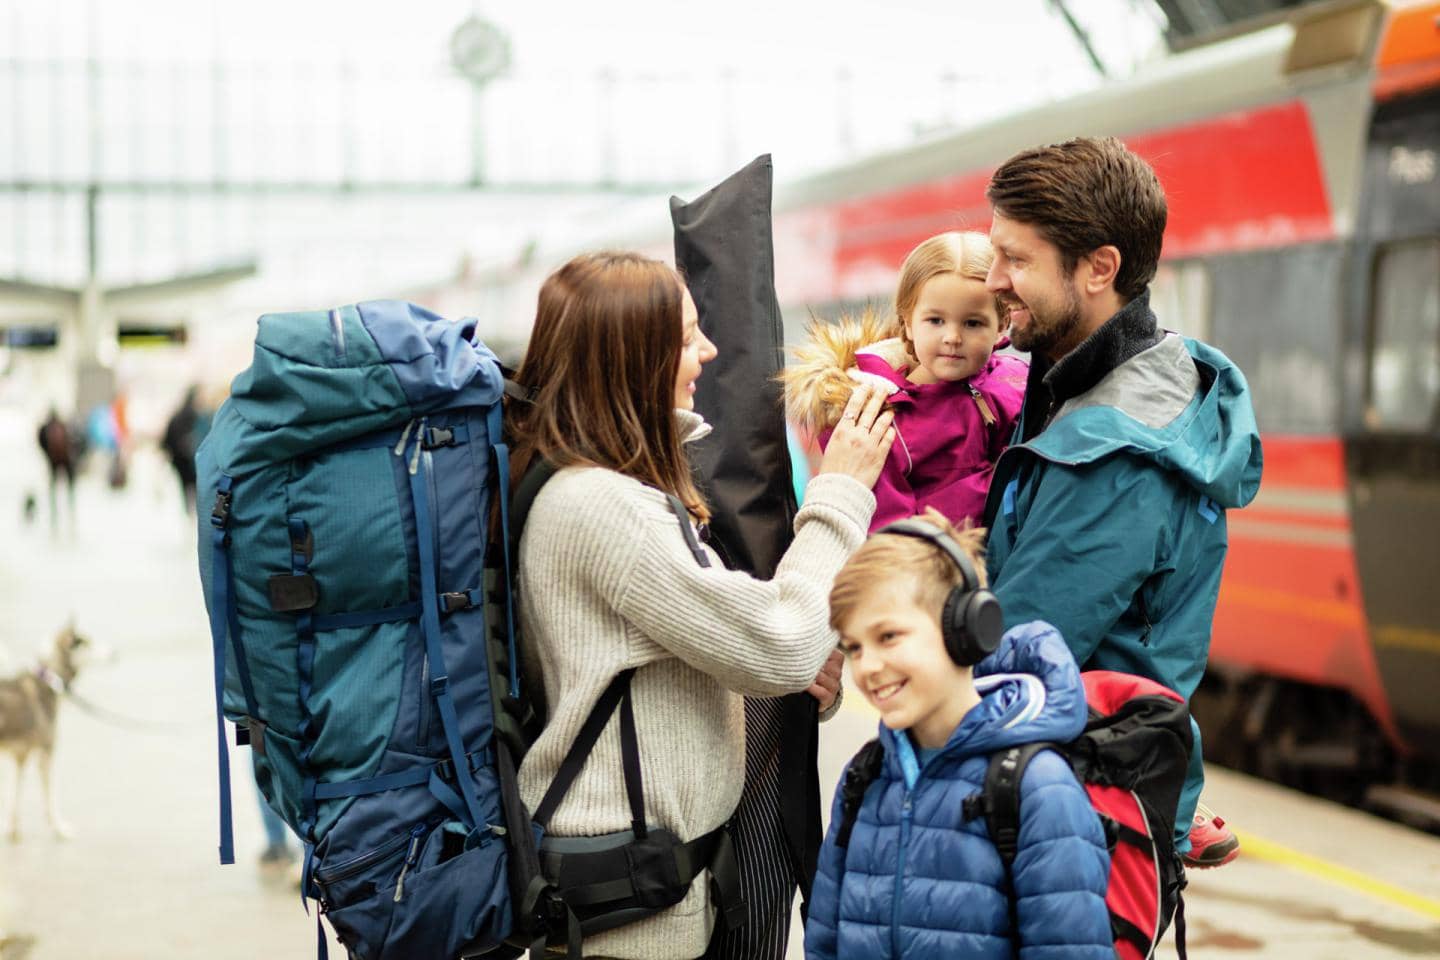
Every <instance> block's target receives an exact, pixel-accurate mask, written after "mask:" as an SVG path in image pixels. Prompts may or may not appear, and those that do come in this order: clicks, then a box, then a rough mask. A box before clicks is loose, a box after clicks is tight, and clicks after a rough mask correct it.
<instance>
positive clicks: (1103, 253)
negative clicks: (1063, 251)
mask: <svg viewBox="0 0 1440 960" xmlns="http://www.w3.org/2000/svg"><path fill="white" fill-rule="evenodd" d="M1084 262H1085V263H1086V264H1088V265H1089V270H1088V271H1087V272H1086V274H1085V276H1084V277H1083V278H1082V279H1081V283H1082V284H1083V285H1084V287H1085V292H1086V293H1090V294H1098V293H1104V292H1105V290H1106V288H1112V289H1113V288H1114V286H1115V278H1116V277H1117V276H1118V275H1119V274H1120V248H1118V247H1116V246H1113V245H1112V244H1108V243H1107V244H1106V245H1105V246H1103V247H1096V248H1095V249H1094V250H1091V251H1090V252H1089V253H1088V254H1086V255H1085V258H1084Z"/></svg>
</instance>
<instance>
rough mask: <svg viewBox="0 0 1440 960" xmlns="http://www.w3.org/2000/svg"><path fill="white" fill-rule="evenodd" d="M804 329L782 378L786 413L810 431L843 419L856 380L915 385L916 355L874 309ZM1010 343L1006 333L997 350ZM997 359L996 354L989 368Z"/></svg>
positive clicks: (891, 386) (891, 387)
mask: <svg viewBox="0 0 1440 960" xmlns="http://www.w3.org/2000/svg"><path fill="white" fill-rule="evenodd" d="M805 333H806V336H807V338H808V339H807V340H806V342H805V343H804V344H802V345H800V346H798V347H795V348H793V349H792V351H791V353H792V354H793V356H794V362H793V363H792V364H790V365H789V366H788V367H786V368H785V369H784V370H783V371H781V374H780V380H781V382H782V383H783V384H784V385H785V416H786V417H787V418H788V419H789V420H790V421H791V422H793V423H795V424H797V425H799V426H801V427H803V428H804V429H806V430H808V431H809V432H811V433H819V432H821V431H823V430H829V429H830V428H832V427H834V426H835V424H837V423H839V422H840V414H842V413H843V412H844V411H845V404H846V403H847V402H848V401H849V399H850V393H851V391H852V390H854V389H855V385H856V384H857V383H863V384H866V385H868V386H871V387H874V388H876V389H878V390H880V391H881V392H883V393H884V394H886V395H887V396H894V395H895V394H896V393H898V392H900V391H901V390H911V389H914V385H913V384H911V383H910V382H909V381H908V380H907V379H906V374H907V373H908V372H909V370H910V367H911V366H912V364H913V363H914V360H913V359H912V358H911V356H910V352H909V350H908V349H906V347H905V341H904V340H902V339H901V338H900V337H897V336H893V335H892V334H893V327H892V325H891V322H890V321H888V320H886V319H884V318H882V317H880V316H879V315H878V314H877V313H875V311H874V310H872V309H866V310H865V312H864V313H862V314H861V315H860V316H859V317H858V318H856V317H848V316H847V317H842V318H841V319H840V320H839V321H838V322H836V323H826V322H824V321H820V320H812V321H811V322H810V323H809V324H808V325H807V326H806V329H805ZM1009 345H1010V340H1009V338H1007V337H1004V336H1002V337H1000V339H999V340H998V341H997V342H996V344H995V350H1001V349H1003V348H1005V347H1008V346H1009ZM995 365H996V360H995V355H993V354H992V356H991V362H990V363H989V364H987V365H986V368H985V369H986V370H989V369H990V368H991V367H993V366H995ZM977 376H978V374H977Z"/></svg>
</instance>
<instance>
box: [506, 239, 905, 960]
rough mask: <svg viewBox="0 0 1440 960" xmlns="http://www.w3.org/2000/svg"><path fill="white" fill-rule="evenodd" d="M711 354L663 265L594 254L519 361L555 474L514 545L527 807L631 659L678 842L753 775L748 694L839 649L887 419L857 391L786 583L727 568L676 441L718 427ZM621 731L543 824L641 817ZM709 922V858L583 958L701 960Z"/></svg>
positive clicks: (555, 830)
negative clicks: (527, 687) (531, 701)
mask: <svg viewBox="0 0 1440 960" xmlns="http://www.w3.org/2000/svg"><path fill="white" fill-rule="evenodd" d="M714 356H715V347H714V345H713V344H711V343H710V341H709V340H708V339H706V337H705V335H704V334H703V333H702V332H701V331H700V328H699V322H698V317H697V316H696V314H695V307H694V304H693V302H692V301H691V298H690V295H689V293H688V291H686V290H685V287H684V285H683V283H682V282H681V281H680V279H679V277H678V276H677V275H676V274H675V272H674V271H673V270H672V269H670V268H669V267H667V266H665V265H664V264H662V263H659V262H658V261H654V260H649V259H646V258H644V257H641V256H638V255H636V254H628V253H601V254H589V255H584V256H580V257H576V258H575V259H573V260H571V261H570V262H569V263H567V264H566V265H565V266H563V267H561V268H560V269H559V270H557V271H556V272H555V273H554V274H552V275H551V276H550V277H549V278H548V279H547V280H546V282H545V284H544V287H543V288H542V289H541V292H540V300H539V308H538V311H537V314H536V319H535V327H534V330H533V332H532V334H531V340H530V346H529V349H528V350H527V352H526V356H525V360H524V363H523V364H522V365H521V368H520V372H519V374H518V375H517V379H518V381H519V382H520V385H521V386H522V387H523V388H525V389H526V391H527V392H528V394H529V398H530V399H529V401H528V402H516V403H512V405H511V408H510V411H509V413H510V433H511V436H512V437H514V438H515V442H514V444H513V446H514V451H515V453H514V461H515V468H514V469H515V475H516V478H517V479H518V478H519V477H521V476H523V475H524V474H525V472H526V470H527V467H528V466H530V465H531V464H532V463H534V462H536V461H537V459H543V460H545V461H548V462H549V463H550V464H552V465H554V466H555V467H557V468H559V470H558V472H557V473H556V474H555V475H554V477H553V478H551V479H550V480H549V481H548V482H547V483H546V484H545V485H544V486H543V487H542V488H541V490H540V492H539V494H538V496H536V497H535V499H534V502H533V506H532V507H531V508H530V510H529V513H528V516H527V519H526V522H525V527H524V535H523V538H522V540H521V543H520V549H519V592H520V621H521V626H522V628H523V630H522V632H523V636H524V644H525V650H524V653H525V662H526V668H527V671H530V672H531V674H532V677H531V679H532V680H533V679H536V678H535V677H534V676H533V675H534V674H538V679H540V680H541V681H543V688H544V694H545V702H546V704H547V715H546V717H545V725H544V730H543V733H542V734H541V735H540V737H539V738H538V739H537V740H536V742H535V743H534V745H533V746H532V748H531V749H530V751H529V753H527V754H526V757H525V759H524V762H523V764H522V765H521V768H520V776H519V779H520V788H521V794H522V796H523V798H524V800H525V802H526V804H527V805H528V806H529V807H530V808H531V809H532V810H534V809H536V808H537V806H539V805H541V800H542V797H544V795H545V794H546V792H547V790H548V788H549V787H550V786H551V784H552V781H554V780H555V778H556V775H557V773H558V772H559V771H560V769H561V766H562V762H563V761H564V760H565V757H566V754H567V752H569V750H570V749H571V746H572V745H573V744H574V742H575V740H576V739H577V736H579V734H580V731H581V728H582V726H583V725H584V724H585V721H586V720H587V718H588V717H589V716H590V714H591V711H592V709H593V708H594V707H595V706H596V703H597V701H598V700H600V698H601V695H602V694H603V693H604V692H605V691H606V690H607V689H609V688H611V687H612V684H613V683H614V682H615V681H616V678H617V677H620V676H621V675H622V674H625V673H626V672H627V671H632V670H633V671H634V672H633V675H631V677H630V678H629V681H628V682H629V690H630V697H631V702H632V704H633V715H634V730H635V738H636V739H637V740H638V744H639V757H640V762H639V767H640V773H641V774H642V776H641V777H640V780H641V781H642V782H643V801H644V819H645V822H646V823H648V824H649V825H650V827H652V828H660V829H665V830H669V831H671V832H672V833H674V834H675V835H676V836H677V837H678V838H679V839H680V840H682V841H689V840H692V839H695V838H699V837H702V836H704V835H706V834H708V833H710V832H711V831H714V830H716V829H717V828H719V827H720V826H722V825H723V824H724V823H725V822H726V821H727V820H728V819H729V818H730V816H731V814H732V813H733V812H734V810H735V806H736V804H737V802H738V801H739V798H740V791H741V787H742V785H743V783H744V778H745V777H744V774H745V766H744V765H745V727H744V708H743V701H742V695H745V694H749V695H755V696H776V695H780V694H786V693H793V692H796V691H801V690H805V689H807V688H809V687H810V686H811V684H812V683H813V682H814V680H815V678H816V675H817V673H818V672H819V671H820V668H821V666H822V664H824V662H825V659H826V656H827V655H828V654H829V652H830V651H831V649H833V647H834V642H835V641H834V636H833V634H832V633H831V631H830V629H829V626H828V610H827V606H826V604H827V596H828V591H829V589H830V582H831V580H832V579H833V577H834V575H835V573H836V571H837V570H839V568H840V567H841V566H842V565H843V564H844V562H845V560H846V558H847V557H848V556H849V555H850V553H851V552H853V551H854V550H855V549H856V548H858V547H859V545H860V543H861V542H862V541H863V540H864V538H865V531H866V529H867V528H868V526H869V522H870V517H871V514H872V513H873V511H874V509H875V499H874V496H873V495H872V494H871V492H870V487H871V486H872V485H873V484H874V482H875V479H876V477H878V475H879V472H880V468H881V466H882V465H883V463H884V461H885V457H886V454H887V453H888V451H889V448H890V444H891V443H892V442H893V439H894V431H893V429H891V416H890V414H889V413H886V412H883V411H882V410H881V406H882V398H881V397H880V395H879V394H873V395H872V394H870V393H869V392H867V391H863V390H857V391H856V392H855V396H854V397H853V398H852V400H851V403H850V406H849V407H848V408H847V410H846V413H845V416H844V418H843V419H842V421H841V423H840V425H839V426H838V427H837V428H836V431H835V434H834V436H833V437H832V439H831V442H830V446H829V448H828V449H827V451H826V454H825V457H824V459H823V460H822V461H821V464H820V469H819V471H818V472H817V474H816V476H815V477H814V479H812V480H811V481H810V484H809V486H808V488H807V490H806V494H805V505H804V507H803V509H801V510H800V512H799V514H798V515H797V516H796V519H795V531H796V533H795V540H794V542H793V544H792V545H791V547H790V549H789V550H788V551H787V552H786V554H785V556H784V559H783V560H782V561H781V563H780V565H779V567H778V569H777V570H776V573H775V576H774V578H773V579H771V580H768V581H761V580H756V579H755V578H753V577H751V576H749V575H748V574H746V573H743V572H738V571H729V570H726V569H725V568H724V567H723V566H722V565H721V563H720V562H719V559H718V557H716V556H715V555H714V554H713V553H712V552H711V551H710V550H709V549H708V548H707V547H704V546H702V545H700V544H699V542H698V541H697V539H696V538H695V531H694V528H693V526H703V524H704V523H705V521H706V520H707V519H708V517H709V511H708V509H707V507H706V504H705V501H704V499H703V498H702V496H701V494H700V492H699V490H698V489H697V488H696V486H695V484H694V481H693V480H692V479H691V473H690V466H689V463H688V460H687V458H686V454H685V450H684V443H685V442H687V441H689V440H693V439H697V438H698V437H700V436H703V435H704V434H705V433H706V432H708V429H709V428H708V427H707V426H706V425H705V424H704V422H703V421H702V420H701V418H700V417H699V416H698V415H697V414H696V413H694V411H693V406H694V403H693V394H694V390H695V382H696V380H697V379H698V377H699V376H700V374H701V368H702V366H703V364H705V363H706V362H708V361H709V360H711V359H713V358H714ZM672 498H673V500H674V501H678V503H679V504H681V505H683V506H682V507H678V508H672V505H671V504H672ZM677 510H678V511H679V512H680V513H681V514H682V516H683V518H684V521H683V525H682V523H681V522H678V521H677V515H676V511H677ZM692 525H693V526H692ZM622 719H623V716H622ZM621 726H623V724H622V723H610V724H608V725H607V727H606V729H605V731H604V733H603V734H602V735H601V736H600V737H599V739H598V741H597V742H596V744H595V746H594V748H593V750H592V751H591V752H590V754H589V756H588V758H586V759H585V761H584V765H583V767H581V768H580V770H579V773H578V775H576V776H575V779H574V780H573V782H572V783H571V784H570V786H569V788H568V789H567V790H566V791H565V793H564V797H563V799H562V800H560V801H559V803H558V806H555V807H554V808H553V809H550V810H547V811H546V812H547V816H546V818H545V819H546V829H547V834H548V835H549V836H552V837H595V836H599V835H603V834H610V833H618V832H621V831H625V830H627V829H630V828H631V826H632V823H633V822H634V816H633V811H632V806H631V804H630V803H629V802H628V800H627V792H626V778H625V776H623V775H622V768H623V761H622V749H621V741H622V737H621V735H620V730H619V729H618V728H619V727H621ZM714 924H715V904H714V903H713V902H712V897H711V892H710V887H709V885H708V883H707V882H706V874H705V873H703V872H702V873H701V874H700V875H698V876H697V877H696V878H695V880H694V882H693V883H691V885H690V888H689V892H688V893H687V894H686V895H685V896H684V898H683V900H681V901H680V902H679V903H677V904H676V905H674V906H672V907H669V908H668V909H665V910H664V911H663V912H660V913H658V914H656V915H654V916H651V917H649V918H647V919H644V920H640V921H637V922H634V923H630V924H628V925H625V926H621V927H618V928H616V929H613V930H609V931H606V932H603V933H597V934H595V935H592V936H587V937H586V938H585V941H584V952H585V954H586V955H587V956H606V957H617V958H635V960H661V958H665V960H669V958H691V957H698V956H700V955H701V954H703V953H704V952H705V949H706V945H707V943H708V942H709V940H710V937H711V934H712V931H713V929H714Z"/></svg>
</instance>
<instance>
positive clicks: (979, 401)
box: [965, 383, 995, 427]
mask: <svg viewBox="0 0 1440 960" xmlns="http://www.w3.org/2000/svg"><path fill="white" fill-rule="evenodd" d="M965 386H967V387H969V388H970V397H971V399H973V400H974V401H975V406H977V407H979V408H980V419H982V420H984V421H985V426H987V427H993V426H995V411H993V410H991V409H990V404H988V403H986V402H985V397H984V396H983V395H981V393H980V391H979V390H978V389H976V387H975V384H973V383H967V384H965Z"/></svg>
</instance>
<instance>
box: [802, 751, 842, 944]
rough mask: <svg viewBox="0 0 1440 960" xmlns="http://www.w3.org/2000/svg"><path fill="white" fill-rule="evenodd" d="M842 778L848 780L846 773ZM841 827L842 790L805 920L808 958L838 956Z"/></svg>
mask: <svg viewBox="0 0 1440 960" xmlns="http://www.w3.org/2000/svg"><path fill="white" fill-rule="evenodd" d="M840 782H841V783H844V782H845V776H844V774H842V775H841V777H840ZM839 829H840V790H839V789H838V788H837V789H836V790H835V799H834V801H833V802H832V803H831V805H830V828H829V830H827V831H826V833H825V845H824V846H822V847H821V848H820V865H819V867H818V868H817V869H816V871H815V881H814V884H813V885H812V886H811V892H810V909H809V914H808V918H807V919H806V921H805V960H836V950H837V945H836V941H837V939H838V937H839V933H840V883H841V881H842V880H843V879H844V878H845V851H844V850H841V849H840V848H839V847H837V846H836V845H835V834H836V832H837V831H838V830H839Z"/></svg>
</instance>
